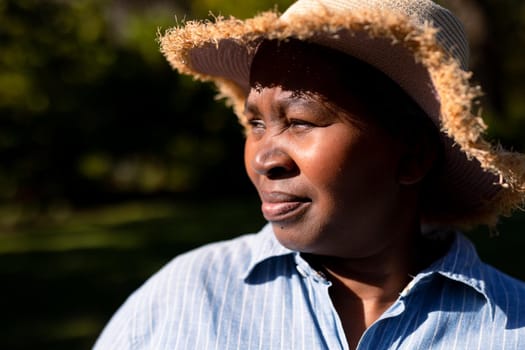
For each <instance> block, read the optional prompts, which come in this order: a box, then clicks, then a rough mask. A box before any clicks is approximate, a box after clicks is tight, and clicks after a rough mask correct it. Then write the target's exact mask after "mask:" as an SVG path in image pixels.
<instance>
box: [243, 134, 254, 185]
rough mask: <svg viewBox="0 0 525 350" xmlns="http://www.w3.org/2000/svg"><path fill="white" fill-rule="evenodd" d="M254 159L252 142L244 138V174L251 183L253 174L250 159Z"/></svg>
mask: <svg viewBox="0 0 525 350" xmlns="http://www.w3.org/2000/svg"><path fill="white" fill-rule="evenodd" d="M253 157H254V147H253V142H252V141H250V140H249V139H248V138H246V141H245V142H244V168H245V169H246V173H247V174H248V177H249V178H250V180H251V181H252V183H255V182H254V181H255V172H254V170H253V166H252V159H253Z"/></svg>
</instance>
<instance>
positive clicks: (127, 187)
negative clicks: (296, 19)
mask: <svg viewBox="0 0 525 350" xmlns="http://www.w3.org/2000/svg"><path fill="white" fill-rule="evenodd" d="M290 2H291V1H282V2H281V4H280V6H279V8H280V9H281V10H282V9H284V8H285V7H286V6H285V5H287V4H289V3H290ZM442 3H446V4H447V5H448V6H450V7H451V8H452V9H453V10H454V11H455V12H456V13H457V14H458V15H459V16H460V17H462V18H463V19H464V21H465V23H466V27H467V31H468V33H469V36H470V40H471V43H472V51H473V52H472V57H471V66H472V70H473V71H474V80H475V81H478V82H480V83H481V84H482V86H483V88H484V91H485V92H486V97H485V98H484V101H483V102H484V114H485V117H486V119H487V121H488V123H489V125H490V127H491V128H490V131H489V133H490V136H491V137H493V138H497V139H498V140H500V141H501V142H502V143H503V144H504V145H505V146H506V147H508V148H512V149H515V150H519V151H524V150H525V83H524V81H525V59H524V57H525V54H524V51H525V3H524V2H523V1H522V0H514V1H512V0H463V1H457V0H456V1H452V0H450V1H442ZM273 4H274V1H267V0H265V1H261V0H244V1H242V2H237V1H236V2H233V1H224V0H222V1H221V0H198V1H188V0H186V1H180V0H178V1H161V0H150V1H147V0H140V1H139V0H135V1H129V0H128V1H124V0H120V1H117V0H112V1H102V0H78V1H67V0H0V310H2V316H1V317H0V348H2V349H88V348H90V347H91V345H92V344H93V342H94V340H95V338H96V336H97V334H98V333H99V332H100V330H101V328H102V327H103V325H104V324H105V323H106V322H107V320H108V318H109V317H110V316H111V314H112V313H113V312H114V311H115V309H116V308H117V307H118V306H119V305H120V304H121V303H122V302H123V301H124V300H125V298H126V296H128V295H129V294H130V293H131V292H132V291H133V290H134V289H135V288H136V287H138V286H139V285H140V284H141V283H142V282H143V281H144V280H145V279H146V278H147V277H148V276H150V275H151V274H152V273H153V272H154V271H156V270H157V269H158V268H159V267H160V266H162V265H163V264H165V263H166V262H167V261H168V260H169V259H171V258H172V257H173V256H175V255H177V254H178V253H180V252H183V251H186V250H188V249H190V248H193V247H196V246H198V245H201V244H203V243H205V242H209V241H213V240H219V239H225V238H229V237H233V236H235V235H236V234H239V233H244V232H249V231H256V230H257V229H258V228H259V227H260V226H261V225H262V224H263V220H262V218H261V215H260V214H259V209H258V205H259V204H258V200H257V198H256V196H255V191H254V190H253V189H252V188H251V185H250V184H249V182H248V179H247V177H246V176H245V175H244V170H243V163H242V144H243V139H242V132H241V128H240V127H239V126H238V125H237V122H236V119H235V117H234V116H233V114H232V112H231V111H230V110H228V109H227V108H226V107H224V106H223V105H222V104H221V103H217V102H215V101H214V100H213V96H214V95H215V92H214V91H213V89H212V87H211V86H209V85H205V84H196V83H194V82H192V80H191V79H190V78H187V77H181V76H178V75H177V74H176V73H175V72H173V71H172V70H171V69H170V67H169V66H168V64H167V63H166V62H165V60H164V59H163V57H162V56H161V55H160V53H159V51H158V45H157V43H156V41H155V38H156V33H157V31H158V30H161V31H162V30H163V29H166V28H168V27H170V26H173V25H175V23H176V18H177V19H178V20H179V21H180V20H182V19H184V18H186V19H193V18H209V17H208V10H213V12H214V13H215V14H217V13H222V14H234V15H235V16H237V17H241V18H242V17H247V16H251V15H253V14H254V13H256V12H258V11H261V10H265V9H269V8H273ZM523 223H525V216H524V215H523V214H521V213H517V214H516V215H515V216H514V217H513V218H512V219H505V220H502V222H501V224H500V225H499V226H498V231H499V232H500V235H499V237H495V238H490V234H489V232H488V230H487V229H484V228H479V229H477V230H475V231H473V232H470V233H469V236H470V237H471V238H472V239H473V240H475V242H476V243H477V244H478V247H479V250H480V254H481V255H482V256H483V257H484V259H485V260H487V261H489V262H491V263H492V264H494V265H496V266H497V267H499V268H501V269H503V270H504V271H506V272H508V273H509V274H511V275H513V276H516V277H518V278H520V279H525V272H524V267H525V255H524V254H522V250H523V247H524V246H525V238H524V236H523V234H522V232H521V231H522V228H523Z"/></svg>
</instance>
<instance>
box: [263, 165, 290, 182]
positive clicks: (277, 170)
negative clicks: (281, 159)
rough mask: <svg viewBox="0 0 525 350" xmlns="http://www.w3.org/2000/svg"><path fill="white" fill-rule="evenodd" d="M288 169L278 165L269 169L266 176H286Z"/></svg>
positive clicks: (273, 177) (274, 177) (275, 177)
mask: <svg viewBox="0 0 525 350" xmlns="http://www.w3.org/2000/svg"><path fill="white" fill-rule="evenodd" d="M287 173H288V170H287V169H286V168H285V167H283V166H276V167H273V168H271V169H270V170H268V171H267V173H266V176H267V177H268V178H270V179H278V178H282V177H285V176H286V174H287Z"/></svg>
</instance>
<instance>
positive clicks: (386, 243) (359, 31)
mask: <svg viewBox="0 0 525 350" xmlns="http://www.w3.org/2000/svg"><path fill="white" fill-rule="evenodd" d="M161 46H162V52H163V53H164V54H165V55H166V57H167V59H168V61H169V62H170V63H171V64H172V65H173V67H174V68H176V69H177V70H178V71H179V72H181V73H183V74H190V75H193V76H194V77H196V78H198V79H201V80H208V81H213V82H215V83H216V85H217V86H218V88H219V90H220V92H221V94H222V96H224V97H226V98H227V99H228V102H229V103H231V105H232V106H233V107H234V110H235V112H236V113H237V115H238V117H239V119H240V121H241V123H242V124H243V125H244V126H245V128H246V145H245V166H246V171H247V173H248V176H249V177H250V179H251V181H252V182H253V184H254V186H255V188H256V189H257V192H258V194H259V196H260V198H261V201H262V206H261V209H262V213H263V215H264V217H265V218H266V219H267V220H268V222H269V224H268V225H267V226H265V227H264V228H263V229H262V230H261V231H260V232H259V233H257V234H253V235H245V236H241V237H239V238H237V239H234V240H232V241H228V242H221V243H215V244H211V245H208V246H205V247H202V248H199V249H197V250H194V251H192V252H189V253H186V254H184V255H182V256H179V257H177V258H175V259H174V260H173V261H172V262H170V263H169V264H168V265H167V266H166V267H164V268H163V269H162V270H161V271H159V272H158V273H157V274H156V275H155V276H153V277H152V278H151V279H150V280H149V281H148V282H147V283H146V284H145V285H143V286H142V287H141V288H140V289H139V290H138V291H137V292H135V293H134V294H133V295H132V296H131V297H130V298H129V299H128V301H127V302H126V303H125V304H124V305H123V306H122V307H121V309H120V310H119V311H118V312H117V314H116V315H115V316H114V317H113V319H112V320H111V322H110V323H109V324H108V326H107V327H106V329H105V330H104V332H103V334H102V335H101V337H100V338H99V340H98V342H97V344H96V346H95V347H96V348H97V349H271V348H279V349H427V348H440V349H471V348H473V349H523V348H525V317H523V315H525V302H524V301H523V300H525V299H524V298H525V286H524V284H523V283H521V282H519V281H516V280H514V279H512V278H511V277H508V276H507V275H505V274H503V273H501V272H499V271H497V270H495V269H494V268H492V267H490V266H487V265H486V264H483V263H482V262H481V261H480V260H479V258H478V257H477V255H476V252H475V249H474V247H473V246H472V244H471V243H470V242H469V241H468V240H467V239H466V238H465V237H464V236H463V235H462V234H461V233H459V232H458V231H457V229H458V228H461V227H465V226H472V225H479V224H486V225H494V224H495V222H496V221H497V219H498V217H499V216H500V215H501V214H504V213H507V212H508V211H509V210H511V209H513V208H515V207H518V206H519V205H521V204H522V203H523V199H524V191H525V187H524V180H525V172H524V169H525V166H524V164H525V161H524V160H525V158H524V156H523V155H521V154H517V153H509V152H505V151H503V150H501V149H497V148H494V147H492V146H491V144H490V143H488V142H487V141H485V140H484V138H483V136H482V131H483V130H484V124H483V122H482V120H481V118H480V117H479V116H477V115H476V114H474V113H475V111H473V105H474V102H475V99H476V97H477V96H478V95H479V89H478V88H477V87H475V86H472V85H471V84H470V82H469V74H468V73H467V71H466V62H467V59H468V48H467V43H466V40H465V37H464V33H463V30H462V26H461V24H460V23H459V22H458V20H457V19H456V18H455V17H454V16H453V15H452V14H451V13H450V12H449V11H448V10H446V9H444V8H443V7H441V6H439V5H437V4H435V3H434V2H432V1H430V0H383V1H379V0H299V1H297V2H296V3H295V4H293V5H292V6H291V7H290V8H289V9H288V10H287V11H286V12H285V13H284V14H283V15H282V16H277V15H276V14H275V13H273V12H268V13H263V14H261V15H259V16H257V17H254V18H253V19H249V20H246V21H239V20H236V19H227V20H224V19H218V20H217V21H216V22H215V23H199V22H190V23H187V24H186V25H185V26H184V27H181V28H174V29H172V30H170V31H168V32H167V33H166V34H165V35H164V36H163V37H162V38H161Z"/></svg>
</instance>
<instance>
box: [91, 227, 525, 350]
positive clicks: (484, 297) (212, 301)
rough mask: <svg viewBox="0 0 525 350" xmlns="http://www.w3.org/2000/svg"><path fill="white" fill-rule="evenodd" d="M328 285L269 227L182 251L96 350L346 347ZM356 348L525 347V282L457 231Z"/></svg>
mask: <svg viewBox="0 0 525 350" xmlns="http://www.w3.org/2000/svg"><path fill="white" fill-rule="evenodd" d="M329 287H330V282H329V281H327V280H326V279H325V278H323V276H322V275H320V274H318V273H317V272H316V271H315V270H313V269H312V268H311V267H310V266H309V265H308V263H307V262H306V261H305V260H303V259H302V258H301V255H300V254H298V253H297V252H293V251H290V250H288V249H286V248H284V247H283V246H281V245H280V244H279V243H278V241H277V240H276V239H275V237H274V235H273V232H272V229H271V226H266V227H265V228H264V229H263V230H262V231H261V232H260V233H258V234H255V235H246V236H242V237H239V238H236V239H234V240H232V241H228V242H220V243H214V244H210V245H207V246H204V247H201V248H199V249H197V250H194V251H192V252H189V253H186V254H183V255H181V256H179V257H177V258H175V259H174V260H173V261H171V262H170V263H169V264H167V265H166V266H165V267H164V268H163V269H162V270H160V271H159V272H158V273H157V274H155V275H154V276H153V277H152V278H151V279H149V281H148V282H146V283H145V284H144V285H143V286H142V287H141V288H140V289H139V290H137V291H136V292H135V293H134V294H133V295H132V296H131V297H130V298H129V299H128V300H127V301H126V303H125V304H124V305H123V306H122V307H121V308H120V310H119V311H118V312H117V313H116V314H115V316H113V318H112V320H111V321H110V323H109V324H108V325H107V326H106V328H105V330H104V331H103V333H102V335H101V336H100V338H99V339H98V341H97V343H96V344H95V349H97V350H102V349H111V350H118V349H220V350H224V349H243V350H245V349H331V350H334V349H348V344H347V342H346V339H345V335H344V331H343V328H342V325H341V322H340V319H339V317H338V315H337V313H336V311H335V309H334V306H333V305H332V302H331V299H330V296H329V294H328V288H329ZM358 349H410V350H413V349H425V350H426V349H443V350H454V349H461V350H464V349H483V350H489V349H494V350H496V349H498V350H500V349H515V350H518V349H521V350H523V349H525V284H523V283H522V282H520V281H517V280H515V279H513V278H511V277H509V276H507V275H505V274H503V273H501V272H499V271H497V270H496V269H494V268H493V267H491V266H488V265H486V264H484V263H483V262H481V261H480V260H479V258H478V256H477V254H476V251H475V249H474V247H473V245H472V244H471V243H470V242H469V241H468V240H467V239H466V238H465V237H464V236H462V235H461V234H456V235H455V238H454V242H453V244H452V246H451V248H450V249H449V251H448V253H447V254H446V255H445V256H444V257H443V258H441V259H440V260H438V261H436V262H435V263H433V264H432V266H430V267H429V268H427V269H426V270H424V271H422V272H421V273H419V274H418V275H417V276H415V277H414V278H413V280H412V281H411V282H410V283H409V285H408V286H407V287H406V288H405V289H404V290H403V292H402V293H401V294H400V296H399V298H398V299H397V301H396V302H395V303H394V304H392V305H391V307H390V308H389V309H388V310H387V311H386V312H385V313H384V314H383V315H382V316H381V317H380V318H379V319H378V320H377V321H376V322H375V323H374V324H372V325H371V326H370V327H369V328H368V329H367V330H366V332H365V333H364V334H363V335H362V337H361V340H360V342H359V345H358Z"/></svg>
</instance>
